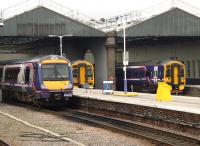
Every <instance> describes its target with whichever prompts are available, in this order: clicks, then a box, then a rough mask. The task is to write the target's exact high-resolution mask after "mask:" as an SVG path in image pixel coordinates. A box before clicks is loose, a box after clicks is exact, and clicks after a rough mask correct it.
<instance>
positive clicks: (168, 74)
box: [166, 66, 171, 77]
mask: <svg viewBox="0 0 200 146" xmlns="http://www.w3.org/2000/svg"><path fill="white" fill-rule="evenodd" d="M170 76H171V68H170V66H167V67H166V77H170Z"/></svg>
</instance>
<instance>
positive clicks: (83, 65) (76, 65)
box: [72, 60, 95, 88]
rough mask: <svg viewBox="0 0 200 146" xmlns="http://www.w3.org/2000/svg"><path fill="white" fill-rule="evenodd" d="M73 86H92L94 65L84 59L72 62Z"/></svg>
mask: <svg viewBox="0 0 200 146" xmlns="http://www.w3.org/2000/svg"><path fill="white" fill-rule="evenodd" d="M72 68H73V81H74V87H78V88H94V83H95V81H94V65H93V64H92V63H90V62H89V61H86V60H76V61H74V62H73V63H72Z"/></svg>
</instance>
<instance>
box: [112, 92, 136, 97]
mask: <svg viewBox="0 0 200 146" xmlns="http://www.w3.org/2000/svg"><path fill="white" fill-rule="evenodd" d="M114 95H116V96H125V97H132V96H138V94H136V93H114Z"/></svg>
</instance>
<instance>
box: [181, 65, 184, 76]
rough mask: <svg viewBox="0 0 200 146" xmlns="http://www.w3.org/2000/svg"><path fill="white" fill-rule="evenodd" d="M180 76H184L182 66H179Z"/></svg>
mask: <svg viewBox="0 0 200 146" xmlns="http://www.w3.org/2000/svg"><path fill="white" fill-rule="evenodd" d="M180 76H181V77H184V69H183V67H181V68H180Z"/></svg>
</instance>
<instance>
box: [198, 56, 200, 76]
mask: <svg viewBox="0 0 200 146" xmlns="http://www.w3.org/2000/svg"><path fill="white" fill-rule="evenodd" d="M198 72H199V77H200V60H198Z"/></svg>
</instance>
